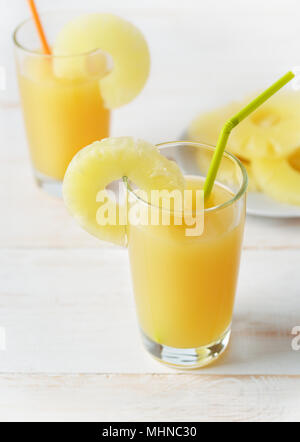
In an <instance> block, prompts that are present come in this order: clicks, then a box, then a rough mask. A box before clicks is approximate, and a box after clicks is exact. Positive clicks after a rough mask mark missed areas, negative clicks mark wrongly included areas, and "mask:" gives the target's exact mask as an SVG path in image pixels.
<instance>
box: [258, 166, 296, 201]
mask: <svg viewBox="0 0 300 442" xmlns="http://www.w3.org/2000/svg"><path fill="white" fill-rule="evenodd" d="M252 170H253V173H254V176H255V179H256V180H257V182H258V183H259V185H260V187H261V189H262V191H263V192H265V193H266V194H267V195H269V196H270V197H271V198H274V199H275V200H278V201H280V202H282V203H287V204H292V205H298V206H300V172H299V171H297V170H296V169H295V168H293V167H292V166H291V164H290V162H289V160H288V159H270V158H257V159H255V160H254V161H253V163H252Z"/></svg>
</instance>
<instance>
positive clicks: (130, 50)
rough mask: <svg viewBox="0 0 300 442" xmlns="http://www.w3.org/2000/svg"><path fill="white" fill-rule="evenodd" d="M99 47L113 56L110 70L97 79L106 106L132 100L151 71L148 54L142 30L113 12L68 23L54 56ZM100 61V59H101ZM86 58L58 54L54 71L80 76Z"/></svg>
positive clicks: (60, 74) (59, 38)
mask: <svg viewBox="0 0 300 442" xmlns="http://www.w3.org/2000/svg"><path fill="white" fill-rule="evenodd" d="M97 49H100V50H101V51H103V52H105V53H107V54H109V55H110V56H111V57H112V59H113V63H114V66H113V69H112V70H111V72H110V73H108V74H107V75H105V76H104V78H101V79H100V89H101V93H102V97H103V100H104V103H105V105H106V107H107V108H109V109H113V108H117V107H120V106H122V105H124V104H127V103H129V102H130V101H132V100H133V99H134V98H135V97H136V96H137V95H138V94H139V93H140V91H141V90H142V89H143V87H144V85H145V83H146V80H147V78H148V75H149V70H150V55H149V49H148V46H147V43H146V41H145V38H144V36H143V35H142V33H141V32H140V31H139V30H138V29H137V28H136V27H135V26H133V25H132V24H131V23H129V22H127V21H126V20H123V19H121V18H119V17H116V16H115V15H112V14H98V13H97V14H85V15H81V16H79V17H77V18H75V19H74V20H72V21H71V22H70V23H68V24H67V25H66V26H65V27H64V28H63V29H62V30H61V32H60V33H59V35H58V37H57V39H56V42H55V45H54V48H53V53H54V55H58V56H70V55H77V54H85V53H89V52H91V51H94V50H97ZM100 61H101V60H100ZM85 63H86V59H85V57H80V56H79V57H73V58H72V57H66V58H64V57H61V58H60V57H58V58H56V59H54V72H55V74H56V75H57V76H58V77H67V78H70V77H76V76H79V77H80V76H82V75H83V74H84V72H85V70H86V66H85Z"/></svg>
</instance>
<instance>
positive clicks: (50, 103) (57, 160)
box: [18, 56, 110, 181]
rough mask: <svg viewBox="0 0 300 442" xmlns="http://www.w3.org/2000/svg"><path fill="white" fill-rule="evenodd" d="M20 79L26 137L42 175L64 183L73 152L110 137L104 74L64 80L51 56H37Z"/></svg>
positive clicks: (26, 64) (28, 61) (22, 70)
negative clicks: (103, 92) (55, 71)
mask: <svg viewBox="0 0 300 442" xmlns="http://www.w3.org/2000/svg"><path fill="white" fill-rule="evenodd" d="M18 70H19V72H18V78H19V87H20V94H21V100H22V107H23V113H24V119H25V126H26V131H27V138H28V142H29V148H30V153H31V158H32V162H33V166H34V168H35V170H36V171H37V172H38V173H41V174H42V175H44V176H46V177H49V178H52V179H54V180H58V181H61V180H62V179H63V177H64V174H65V171H66V168H67V166H68V165H69V163H70V161H71V159H72V158H73V156H74V155H75V154H76V153H77V152H78V151H79V150H80V149H82V148H83V147H85V146H87V145H88V144H90V143H92V142H93V141H95V140H100V139H102V138H106V137H108V136H109V122H110V113H109V110H107V109H105V108H104V106H103V101H102V97H101V94H100V88H99V78H97V76H95V74H92V73H91V75H90V76H86V77H84V78H80V79H59V78H56V77H55V76H54V74H53V66H52V60H49V59H47V58H43V57H39V56H36V57H35V56H32V57H28V58H27V59H25V60H24V63H23V65H22V67H20V66H19V69H18Z"/></svg>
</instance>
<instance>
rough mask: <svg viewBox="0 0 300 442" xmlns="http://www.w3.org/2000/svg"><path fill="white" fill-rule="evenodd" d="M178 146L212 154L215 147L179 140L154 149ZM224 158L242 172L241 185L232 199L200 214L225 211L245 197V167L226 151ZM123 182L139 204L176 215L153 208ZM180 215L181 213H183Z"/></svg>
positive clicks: (161, 144)
mask: <svg viewBox="0 0 300 442" xmlns="http://www.w3.org/2000/svg"><path fill="white" fill-rule="evenodd" d="M180 144H182V145H188V146H194V147H196V146H197V147H202V148H205V149H206V150H209V151H210V152H214V151H215V146H212V145H210V144H205V143H201V142H197V141H184V140H180V141H167V142H164V143H159V144H156V147H157V148H158V149H159V150H163V149H164V148H166V147H170V146H172V145H180ZM224 156H225V157H227V158H229V159H231V160H232V161H233V162H235V163H236V164H237V165H238V166H239V168H240V170H241V172H242V184H241V186H240V188H239V190H238V191H237V192H235V193H234V196H233V198H230V199H229V200H228V201H225V203H222V204H218V205H217V206H213V207H208V208H204V209H203V210H201V213H202V212H204V213H211V212H216V211H218V210H221V209H225V208H226V207H229V206H231V205H232V204H234V203H235V202H236V201H238V200H239V199H241V198H242V197H243V196H244V195H245V193H246V190H247V187H248V174H247V171H246V168H245V166H244V165H243V163H242V162H241V161H240V160H239V159H238V158H237V157H236V156H235V155H233V154H231V153H230V152H227V151H226V150H225V152H224ZM123 182H124V184H125V186H126V188H127V190H128V192H129V193H130V195H131V196H133V197H134V198H135V199H136V200H138V201H140V202H141V203H143V204H146V205H147V206H148V207H153V208H155V209H158V210H160V211H167V212H169V213H171V214H172V213H173V214H176V213H177V212H176V211H174V210H173V211H172V210H166V209H162V208H160V207H156V206H153V205H152V204H151V203H149V202H148V201H145V200H144V199H143V198H141V197H140V196H139V195H137V194H136V193H135V191H134V190H133V189H132V187H131V186H130V184H129V182H128V179H127V177H123ZM181 213H183V211H182V212H181ZM196 215H197V213H196Z"/></svg>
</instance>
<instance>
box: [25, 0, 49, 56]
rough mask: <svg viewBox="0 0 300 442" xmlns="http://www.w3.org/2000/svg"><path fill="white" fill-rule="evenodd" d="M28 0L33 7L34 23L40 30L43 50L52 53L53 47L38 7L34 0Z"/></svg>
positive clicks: (31, 7)
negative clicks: (49, 41)
mask: <svg viewBox="0 0 300 442" xmlns="http://www.w3.org/2000/svg"><path fill="white" fill-rule="evenodd" d="M27 1H28V5H29V7H30V9H31V13H32V18H33V20H34V23H35V25H36V29H37V31H38V34H39V37H40V40H41V43H42V47H43V51H44V53H45V54H48V55H51V49H50V46H49V44H48V41H47V38H46V35H45V32H44V29H43V26H42V23H41V19H40V17H39V13H38V11H37V9H36V5H35V3H34V0H27Z"/></svg>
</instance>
